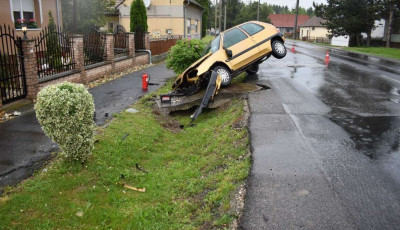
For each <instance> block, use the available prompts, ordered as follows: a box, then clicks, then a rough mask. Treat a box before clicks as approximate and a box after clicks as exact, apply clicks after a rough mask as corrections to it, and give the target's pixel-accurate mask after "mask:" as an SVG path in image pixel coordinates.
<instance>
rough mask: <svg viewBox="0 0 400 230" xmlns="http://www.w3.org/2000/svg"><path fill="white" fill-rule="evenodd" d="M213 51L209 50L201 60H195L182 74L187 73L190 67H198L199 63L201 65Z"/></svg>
mask: <svg viewBox="0 0 400 230" xmlns="http://www.w3.org/2000/svg"><path fill="white" fill-rule="evenodd" d="M212 54H213V53H212V52H209V53H208V54H206V55H204V56H203V57H201V58H200V59H199V60H197V61H196V62H194V63H193V64H192V65H190V66H189V67H188V68H187V69H186V70H185V71H183V73H182V74H185V73H186V72H187V71H188V70H189V69H191V68H193V67H196V66H198V65H200V64H201V63H202V62H203V61H204V60H206V59H207V58H208V57H209V56H211V55H212Z"/></svg>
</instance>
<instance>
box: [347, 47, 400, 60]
mask: <svg viewBox="0 0 400 230" xmlns="http://www.w3.org/2000/svg"><path fill="white" fill-rule="evenodd" d="M343 49H344V50H347V51H352V52H358V53H365V54H372V55H375V56H380V57H386V58H393V59H397V60H400V49H396V48H386V47H344V48H343Z"/></svg>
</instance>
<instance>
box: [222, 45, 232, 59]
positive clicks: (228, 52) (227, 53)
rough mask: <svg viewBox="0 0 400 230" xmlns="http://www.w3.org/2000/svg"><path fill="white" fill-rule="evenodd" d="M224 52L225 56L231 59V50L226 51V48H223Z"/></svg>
mask: <svg viewBox="0 0 400 230" xmlns="http://www.w3.org/2000/svg"><path fill="white" fill-rule="evenodd" d="M224 50H225V52H226V55H228V58H231V57H232V56H233V55H232V50H230V49H228V48H225V47H224Z"/></svg>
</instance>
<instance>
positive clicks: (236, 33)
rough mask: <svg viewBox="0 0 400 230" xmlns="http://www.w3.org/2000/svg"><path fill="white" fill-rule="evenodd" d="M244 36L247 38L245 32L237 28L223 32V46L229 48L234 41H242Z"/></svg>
mask: <svg viewBox="0 0 400 230" xmlns="http://www.w3.org/2000/svg"><path fill="white" fill-rule="evenodd" d="M246 38H247V36H246V34H245V33H243V32H242V31H240V30H239V29H237V28H235V29H232V30H229V31H228V32H226V33H225V34H224V47H225V48H229V47H231V46H233V45H235V44H236V43H238V42H241V41H243V40H244V39H246Z"/></svg>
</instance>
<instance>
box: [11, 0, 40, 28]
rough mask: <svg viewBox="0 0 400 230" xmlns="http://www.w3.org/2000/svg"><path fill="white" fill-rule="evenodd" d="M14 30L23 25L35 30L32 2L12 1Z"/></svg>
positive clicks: (28, 0)
mask: <svg viewBox="0 0 400 230" xmlns="http://www.w3.org/2000/svg"><path fill="white" fill-rule="evenodd" d="M12 8H13V17H14V23H15V28H21V24H22V23H25V24H26V25H27V26H28V28H37V24H36V20H35V7H34V4H33V0H12Z"/></svg>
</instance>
